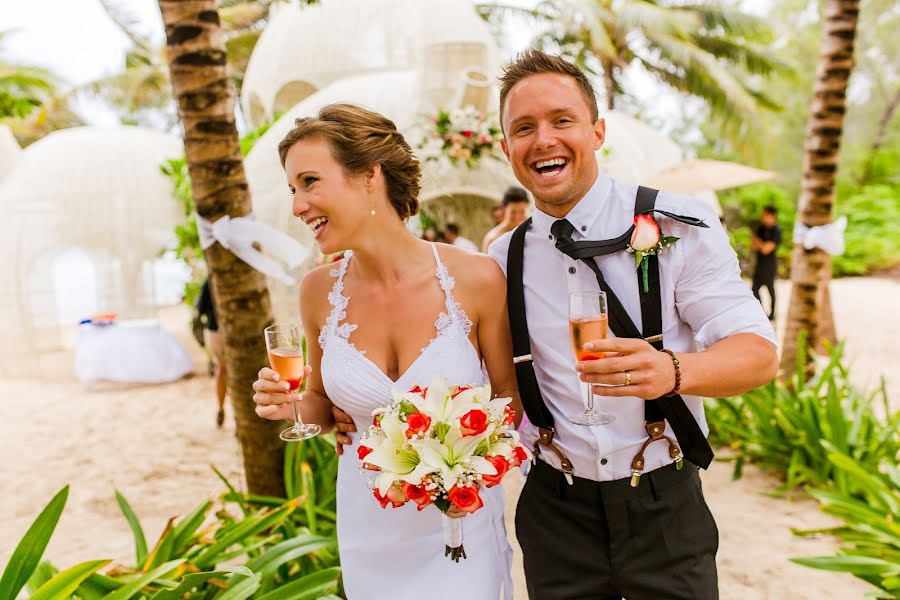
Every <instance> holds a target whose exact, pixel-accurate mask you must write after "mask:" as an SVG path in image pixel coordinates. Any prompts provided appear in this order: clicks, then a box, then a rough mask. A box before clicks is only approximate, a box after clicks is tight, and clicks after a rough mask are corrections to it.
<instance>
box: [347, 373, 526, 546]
mask: <svg viewBox="0 0 900 600" xmlns="http://www.w3.org/2000/svg"><path fill="white" fill-rule="evenodd" d="M392 395H393V401H392V402H391V403H390V404H389V405H388V406H385V407H382V408H378V409H376V410H375V411H374V412H373V413H372V414H373V416H374V419H373V423H372V425H370V426H369V427H368V429H367V430H366V431H365V432H364V433H363V436H362V439H361V440H360V444H359V449H358V453H359V458H360V460H362V461H363V469H367V470H369V471H373V472H376V473H377V475H376V476H375V477H374V485H373V488H374V489H373V492H374V495H375V498H376V500H378V502H380V503H381V507H382V508H387V506H388V505H390V506H392V507H394V508H397V507H400V506H403V505H404V504H406V503H407V502H410V501H411V502H413V503H414V504H416V505H417V507H418V510H422V509H424V508H425V507H427V506H429V505H432V504H433V505H434V506H435V507H436V508H437V509H438V510H440V511H441V512H442V513H444V521H443V523H444V542H445V545H446V548H445V555H447V556H450V557H451V558H452V559H453V560H454V561H457V562H458V561H459V559H460V558H465V557H466V554H465V549H464V548H463V544H462V519H453V518H450V517H448V516H446V513H447V511H448V510H450V508H451V507H455V508H457V509H458V510H460V511H463V512H466V513H470V514H471V513H474V512H475V511H477V510H478V509H480V508H481V507H482V506H483V502H482V500H481V497H480V495H479V492H480V488H481V486H484V487H488V488H490V487H493V486H495V485H498V484H499V483H500V481H501V480H502V479H503V477H504V476H505V475H506V473H507V472H508V471H509V469H510V467H513V466H519V465H520V464H522V462H523V461H525V460H529V459H530V458H531V456H530V453H529V451H528V449H527V448H525V446H523V445H522V444H521V443H519V434H518V433H517V432H516V431H515V429H514V427H513V419H514V416H515V415H514V414H513V410H512V409H511V408H510V406H509V402H510V398H493V399H492V398H491V389H490V386H484V387H473V388H470V387H465V386H462V387H461V386H450V385H448V384H447V381H446V379H445V378H444V377H441V376H438V377H435V378H434V380H433V381H432V382H431V385H430V386H428V387H427V388H424V389H422V388H420V387H418V386H416V387H415V388H413V389H412V390H410V391H408V392H401V391H397V390H393V391H392Z"/></svg>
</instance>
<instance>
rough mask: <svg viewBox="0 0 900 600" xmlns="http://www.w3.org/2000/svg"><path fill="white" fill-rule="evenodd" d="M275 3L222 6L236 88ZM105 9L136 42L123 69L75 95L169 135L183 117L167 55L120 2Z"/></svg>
mask: <svg viewBox="0 0 900 600" xmlns="http://www.w3.org/2000/svg"><path fill="white" fill-rule="evenodd" d="M273 1H274V0H219V2H218V11H219V18H220V22H221V26H222V30H223V32H224V34H225V48H226V55H227V60H228V72H229V76H230V77H231V79H232V82H233V83H234V84H235V85H236V86H237V88H238V93H239V94H240V86H241V84H242V83H243V79H244V72H245V71H246V69H247V63H248V62H249V61H250V55H251V54H252V53H253V49H254V48H255V47H256V42H257V41H258V40H259V36H260V34H261V33H262V30H263V29H264V27H265V24H266V23H267V21H268V17H269V7H270V6H271V4H272V2H273ZM101 4H102V6H103V9H104V10H105V11H106V14H107V15H108V16H109V18H110V19H111V20H112V21H113V23H115V24H116V25H117V26H118V28H119V29H120V30H121V31H122V32H123V33H124V34H125V36H126V37H127V38H128V39H129V40H131V47H130V48H129V49H128V50H127V51H126V55H125V65H124V68H123V69H122V70H121V71H120V72H118V73H115V74H113V75H111V76H109V77H104V78H101V79H98V80H96V81H93V82H90V83H88V84H86V85H85V86H83V87H82V88H80V89H77V90H73V93H74V94H77V93H83V92H88V93H89V94H91V95H92V96H95V97H99V98H102V99H103V100H105V101H106V102H108V103H109V104H110V105H112V106H113V107H115V108H116V109H117V111H118V112H119V115H120V118H121V120H122V121H123V122H125V123H129V124H142V125H149V126H156V127H160V128H164V129H170V128H172V126H173V125H174V124H175V123H176V122H177V120H178V115H177V111H176V109H175V104H174V101H173V99H172V94H171V89H172V87H171V85H170V83H169V72H168V68H167V66H166V56H165V49H164V48H162V47H156V46H154V45H153V43H152V40H151V39H150V38H149V37H148V36H146V35H143V34H141V33H139V32H138V31H137V25H138V23H139V20H138V19H136V18H135V17H133V16H132V15H131V13H130V12H129V11H128V10H127V8H125V7H124V6H123V5H122V3H121V1H120V0H101Z"/></svg>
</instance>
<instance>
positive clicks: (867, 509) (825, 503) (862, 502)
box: [792, 443, 900, 600]
mask: <svg viewBox="0 0 900 600" xmlns="http://www.w3.org/2000/svg"><path fill="white" fill-rule="evenodd" d="M823 447H824V448H825V449H826V450H827V451H828V460H829V461H830V462H831V464H832V465H833V467H834V469H835V470H836V471H837V472H839V473H841V474H842V475H843V476H844V477H845V478H847V479H852V480H853V481H854V482H855V484H856V486H855V487H856V490H857V493H856V495H855V496H851V495H849V494H846V493H842V492H840V491H838V490H835V489H810V490H809V493H810V494H812V496H813V497H814V498H815V499H816V500H818V501H819V503H820V504H821V506H822V510H824V511H825V512H826V513H828V514H830V515H834V516H835V517H838V518H840V519H843V521H844V524H843V525H842V526H840V527H834V528H831V529H824V530H816V531H797V530H795V531H794V533H796V534H797V535H813V534H820V533H823V532H824V533H830V534H833V535H835V536H837V537H838V539H840V540H841V541H842V542H843V544H842V546H841V549H840V550H839V552H838V555H837V556H817V557H810V558H795V559H792V560H793V561H794V562H795V563H798V564H801V565H804V566H807V567H812V568H814V569H825V570H829V571H841V572H845V573H852V574H853V575H855V576H856V577H858V578H860V579H862V580H863V581H867V582H868V583H870V584H872V585H874V586H875V587H877V588H878V589H879V590H881V592H880V593H879V594H878V595H877V597H878V598H891V599H895V600H896V599H897V598H900V522H898V521H897V517H898V515H900V468H898V467H897V464H896V462H887V461H886V462H883V463H882V464H881V465H880V467H879V468H871V467H865V466H863V465H861V464H859V463H858V462H857V461H855V460H854V459H853V458H851V457H850V456H848V455H846V454H844V453H841V452H838V451H836V450H835V449H834V447H833V446H830V445H829V444H827V443H824V444H823Z"/></svg>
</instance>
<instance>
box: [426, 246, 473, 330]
mask: <svg viewBox="0 0 900 600" xmlns="http://www.w3.org/2000/svg"><path fill="white" fill-rule="evenodd" d="M434 257H435V259H436V260H437V276H438V280H439V281H440V283H441V289H442V290H444V296H445V298H446V306H447V312H442V313H441V314H440V315H439V316H438V319H437V321H435V322H434V328H435V329H437V332H438V335H440V334H441V333H443V332H444V330H445V329H447V327H449V326H450V324H451V323H453V322H454V321H456V322H457V323H459V326H460V328H461V329H462V331H463V333H464V334H465V335H467V336H468V335H469V333H470V332H471V331H472V320H471V319H470V318H469V315H467V314H466V311H464V310H463V308H462V306H460V304H459V302H457V301H456V299H455V298H454V297H453V288H454V287H455V286H456V279H454V278H453V276H452V275H451V274H450V272H449V271H447V267H445V266H444V263H442V262H441V259H440V257H438V254H437V249H435V252H434Z"/></svg>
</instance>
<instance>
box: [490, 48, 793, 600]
mask: <svg viewBox="0 0 900 600" xmlns="http://www.w3.org/2000/svg"><path fill="white" fill-rule="evenodd" d="M500 119H501V125H502V127H503V132H504V139H503V142H502V146H503V151H504V153H505V154H506V156H507V158H508V159H509V161H510V164H511V165H512V168H513V171H514V172H515V175H516V178H517V179H518V180H519V182H520V183H521V184H522V185H523V186H524V187H525V188H527V189H528V190H529V191H530V192H531V194H532V195H533V197H534V201H535V208H536V210H535V213H534V215H533V217H532V218H531V219H529V220H528V221H526V222H525V223H523V224H522V225H521V226H519V227H518V228H517V229H516V230H515V231H513V232H510V233H507V234H505V235H504V236H503V237H501V238H500V239H498V240H497V241H496V242H495V243H494V244H493V245H492V246H491V247H490V255H491V256H492V257H494V259H496V260H497V262H499V263H500V265H501V266H502V267H503V268H504V271H505V272H506V274H507V278H508V298H509V316H510V322H511V325H512V329H513V338H514V340H513V344H514V353H515V354H516V359H515V362H516V369H517V376H518V381H519V388H520V394H521V396H522V402H523V405H524V406H525V410H526V412H527V413H528V417H529V421H530V424H529V425H527V426H525V428H523V431H522V435H523V439H524V440H525V441H526V442H529V443H534V445H535V448H536V454H537V455H538V458H537V459H536V460H535V463H534V466H533V467H532V468H531V471H530V472H529V474H528V479H527V482H526V484H525V487H524V489H523V491H522V495H521V498H520V500H519V504H518V508H517V512H516V533H517V536H518V538H519V542H520V544H521V546H522V551H523V553H524V557H525V575H526V579H527V582H528V593H529V596H530V597H531V598H532V599H539V600H554V599H572V598H591V599H598V600H599V599H607V598H622V597H627V598H629V600H639V599H642V598H685V599H692V600H696V599H709V598H717V597H718V591H717V588H718V584H717V577H716V564H715V555H716V550H717V548H718V531H717V529H716V524H715V522H714V520H713V518H712V515H711V514H710V511H709V509H708V508H707V506H706V503H705V501H704V499H703V493H702V490H701V486H700V478H699V475H698V466H699V467H704V468H705V467H706V466H708V465H709V462H710V460H711V459H712V451H711V449H710V447H709V444H708V443H707V441H706V433H707V431H708V428H707V425H706V420H705V418H704V415H703V404H702V400H701V398H700V397H701V396H728V395H733V394H737V393H741V392H745V391H747V390H750V389H752V388H755V387H757V386H760V385H762V384H764V383H766V382H768V381H769V380H771V379H772V377H773V376H774V375H775V370H776V368H777V357H776V347H775V335H774V332H773V331H772V327H771V325H770V324H769V320H768V319H767V318H766V315H765V314H763V312H762V310H761V308H760V305H759V303H758V302H756V300H755V299H754V297H753V295H752V294H751V293H750V290H749V289H748V288H747V286H746V285H745V284H744V283H743V282H742V281H741V279H740V271H739V268H738V262H737V257H736V256H735V254H734V251H733V250H732V249H731V247H730V245H729V243H728V238H727V236H726V235H725V232H724V231H723V230H722V228H721V226H720V225H719V220H718V218H717V217H716V215H715V214H714V213H713V212H712V211H711V210H710V209H709V208H708V207H707V206H706V205H705V204H704V203H703V202H701V201H699V200H696V199H693V198H689V197H684V196H675V195H671V194H666V193H658V194H657V192H656V191H655V190H650V189H648V188H639V187H638V186H635V185H629V184H623V183H620V182H616V181H613V180H611V179H610V178H608V177H606V176H605V175H603V174H602V173H600V172H599V170H598V168H597V160H596V157H595V152H596V151H597V150H599V149H600V148H601V147H602V145H603V141H604V137H605V133H606V129H605V124H604V122H603V120H602V119H600V118H599V115H598V110H597V101H596V98H595V95H594V90H593V88H592V87H591V84H590V82H589V81H588V79H587V78H586V77H585V75H584V74H583V73H582V72H581V71H580V70H579V69H578V68H577V67H575V66H573V65H571V64H570V63H568V62H566V61H564V60H562V59H560V58H558V57H555V56H550V55H547V54H544V53H542V52H539V51H536V50H530V51H528V52H526V53H524V54H523V55H522V56H520V57H519V58H518V59H517V60H516V61H515V62H513V63H512V64H510V65H509V66H508V67H507V68H506V70H505V73H504V75H503V77H502V78H501V92H500ZM638 215H650V217H653V218H654V220H651V219H650V218H649V217H647V216H642V218H641V219H640V220H639V219H637V218H636V217H637V216H638ZM635 222H642V223H649V224H650V225H649V229H648V231H646V232H642V233H641V235H640V236H636V237H634V238H633V236H632V233H633V223H635ZM660 230H662V234H660ZM664 236H669V237H676V238H678V239H677V241H674V242H672V241H671V240H669V241H670V242H671V243H670V245H669V246H667V247H666V248H664V249H662V250H660V251H659V255H658V256H656V255H655V254H654V252H656V251H657V250H659V249H660V245H659V244H660V243H661V242H662V241H663V237H664ZM638 238H640V239H650V243H649V244H647V245H641V246H640V247H637V248H632V247H630V244H629V242H630V241H631V240H632V239H634V240H635V241H634V244H635V246H638V245H639V242H637V241H636V240H637V239H638ZM635 249H636V250H649V251H650V252H649V254H648V256H647V257H646V258H644V261H646V276H644V269H643V268H639V269H638V270H637V271H636V269H635V255H634V254H633V252H629V250H632V251H633V250H635ZM644 282H646V283H644ZM601 289H602V290H603V291H605V292H606V294H607V299H608V304H609V325H610V329H611V333H612V334H614V336H610V338H609V339H604V340H594V341H591V342H589V343H588V345H589V346H591V348H588V349H590V350H593V351H596V352H600V353H606V357H605V358H603V359H601V360H593V361H584V362H576V360H575V356H574V353H573V349H572V346H571V342H570V341H569V335H568V305H569V301H568V296H569V294H570V293H571V292H583V291H597V290H601ZM582 382H589V383H592V384H594V392H595V394H597V405H598V406H597V408H598V409H599V410H602V411H603V412H606V413H609V414H611V415H612V416H613V417H614V420H613V421H612V422H610V423H607V424H604V425H595V426H583V425H578V424H575V423H573V421H572V420H571V419H572V417H573V416H574V415H575V414H576V413H579V412H580V411H581V410H582V409H583V404H582V392H581V385H582ZM685 459H686V460H685Z"/></svg>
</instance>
